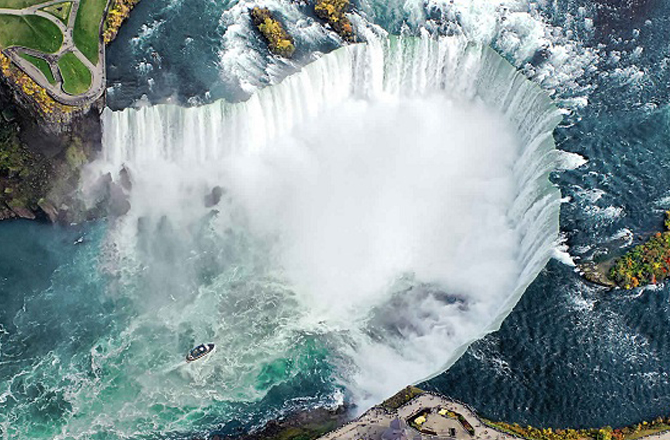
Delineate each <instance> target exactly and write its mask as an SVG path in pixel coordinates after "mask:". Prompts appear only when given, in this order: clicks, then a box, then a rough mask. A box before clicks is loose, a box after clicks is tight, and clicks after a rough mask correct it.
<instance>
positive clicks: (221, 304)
mask: <svg viewBox="0 0 670 440" xmlns="http://www.w3.org/2000/svg"><path fill="white" fill-rule="evenodd" d="M103 118H104V119H103V124H104V136H103V144H104V149H103V154H102V158H101V159H100V160H99V161H97V162H95V163H94V164H92V166H91V167H90V168H89V170H88V172H89V173H90V177H89V178H90V179H92V180H91V181H93V180H94V179H95V178H97V177H98V176H100V175H102V174H104V173H107V172H111V173H112V174H113V175H114V178H115V179H116V180H117V181H119V182H120V181H121V178H120V175H119V174H118V173H119V171H120V170H121V169H122V168H123V167H125V168H126V169H127V170H129V171H130V175H131V180H132V190H130V191H129V201H130V204H131V206H132V208H131V210H130V212H129V213H128V214H127V215H126V216H124V217H122V218H120V219H118V220H117V221H116V222H115V223H114V224H113V225H112V226H111V229H110V235H109V238H108V243H107V246H108V247H109V254H108V256H109V261H108V262H107V265H108V270H110V271H111V272H112V273H114V274H115V276H117V277H119V278H120V280H121V281H120V282H119V285H118V289H119V294H121V295H124V296H127V297H131V298H133V301H134V303H135V305H134V307H136V308H137V310H138V313H139V314H140V315H139V316H143V315H144V314H150V315H151V316H154V314H155V311H156V310H160V313H159V316H160V323H161V326H160V327H159V326H156V327H155V328H154V326H153V325H149V328H143V327H142V331H141V332H140V331H139V328H138V329H129V330H128V331H129V332H131V333H132V332H138V333H137V335H136V336H134V337H132V338H133V339H135V338H137V339H138V342H135V343H136V344H137V343H139V344H142V342H140V341H141V339H142V338H143V337H144V336H142V335H143V334H144V333H145V332H149V334H154V333H157V332H160V333H161V334H162V337H161V339H162V340H163V343H162V344H160V346H159V347H157V348H156V349H147V351H146V355H147V356H154V357H157V358H163V357H165V356H168V353H170V352H174V351H177V352H181V351H183V350H185V349H186V348H187V347H188V346H189V344H191V343H192V341H191V340H190V339H189V338H192V337H196V336H198V335H207V338H206V339H208V340H210V339H211V340H212V341H214V342H215V343H217V345H219V346H223V347H226V350H225V351H226V354H225V355H224V356H223V357H222V358H220V359H219V360H217V361H216V362H215V361H214V360H213V361H212V364H213V365H212V367H208V369H207V370H204V371H201V372H199V373H198V374H199V376H198V378H200V379H198V380H201V381H202V382H196V383H199V384H201V385H204V383H205V380H206V381H208V382H209V383H210V384H211V383H215V384H217V386H216V391H209V392H210V393H212V394H213V395H215V396H218V398H220V399H229V398H233V396H234V397H235V398H244V399H257V398H260V397H262V395H263V393H264V392H265V391H266V390H267V389H268V388H269V387H271V386H272V385H276V384H277V382H276V381H277V380H279V381H281V380H284V379H282V378H281V377H280V378H273V379H272V381H271V382H270V383H265V384H263V386H260V387H259V386H258V380H259V379H258V377H259V368H262V367H261V366H262V365H268V364H272V363H273V362H276V361H278V360H280V359H285V358H286V357H289V358H290V357H291V356H290V355H289V354H287V353H290V352H291V350H293V349H295V346H296V343H297V342H296V341H299V340H301V338H302V337H303V336H304V335H312V336H313V337H314V338H315V341H318V342H317V344H318V345H319V346H321V347H322V348H321V350H323V353H324V355H323V356H326V357H327V361H328V363H329V364H332V365H333V366H334V368H335V372H334V373H333V374H334V375H335V376H334V377H335V378H336V380H337V381H338V382H339V383H341V384H342V385H343V386H344V388H345V390H346V391H347V393H349V394H350V395H351V396H352V399H353V400H354V402H356V403H357V404H358V405H359V406H360V408H361V409H364V408H365V407H366V405H369V404H372V403H375V402H377V401H378V400H379V399H382V398H384V397H387V396H389V395H391V394H392V393H393V392H395V390H397V389H398V388H399V387H402V386H404V385H406V384H407V383H412V382H417V381H420V380H422V379H425V378H427V377H430V376H432V375H435V374H438V373H440V372H442V371H443V370H444V369H445V368H447V367H448V366H449V365H450V364H452V363H453V362H454V361H455V360H456V359H457V358H458V357H459V356H460V354H462V353H463V351H464V350H465V349H466V348H467V346H468V345H469V344H470V343H471V342H473V341H474V340H476V339H478V338H480V337H482V336H483V335H484V334H486V333H488V332H491V331H493V330H495V329H496V328H498V326H499V325H500V323H501V322H502V320H503V319H504V317H505V316H506V315H507V314H508V313H509V312H510V310H511V309H512V307H513V306H514V305H515V304H516V302H517V301H518V299H519V298H520V296H521V295H522V293H523V291H524V290H525V288H526V287H527V286H528V284H529V283H530V282H532V281H533V279H534V278H535V276H536V275H537V273H538V272H539V271H540V269H542V267H544V265H545V264H546V262H547V261H548V259H549V258H550V257H551V255H552V252H553V250H554V244H555V242H556V240H557V238H558V212H559V205H560V194H559V191H558V189H557V188H556V187H555V186H553V185H552V184H551V183H550V182H549V180H548V174H549V172H550V171H552V170H553V169H554V168H555V166H556V164H557V161H558V152H557V151H556V150H555V149H554V143H553V138H552V131H553V129H554V127H555V126H556V124H557V123H558V121H560V118H561V116H560V114H559V112H558V110H557V109H556V108H555V107H554V106H553V105H552V103H551V101H550V100H549V98H548V97H547V96H546V94H545V93H544V92H543V91H542V90H540V89H539V88H538V87H537V86H536V85H534V84H533V83H531V82H530V81H528V80H527V79H525V78H524V77H523V76H522V75H521V74H519V73H518V72H517V71H516V69H514V67H513V66H512V65H510V64H509V63H508V62H507V61H505V60H504V59H503V58H502V57H500V56H499V55H497V54H496V53H495V52H494V51H492V50H491V49H489V48H487V47H485V46H480V45H477V44H472V43H469V42H468V41H467V40H466V39H465V38H463V37H443V38H440V39H434V38H433V37H430V36H428V35H423V36H422V37H420V38H413V37H403V38H397V37H390V38H388V39H387V38H376V39H375V38H373V39H372V40H371V42H369V43H368V44H361V45H355V46H351V47H345V48H341V49H338V50H336V51H334V52H332V53H330V54H328V55H324V56H323V57H322V58H320V59H319V60H318V61H316V62H314V63H312V64H310V65H308V66H306V67H305V68H303V69H302V70H301V71H300V72H298V73H296V74H294V75H292V76H290V77H288V78H286V79H285V80H284V81H282V82H281V83H280V84H278V85H275V86H272V87H268V88H265V89H263V90H260V91H259V92H257V93H255V94H254V95H252V96H251V98H250V99H249V100H247V101H245V102H242V103H237V104H231V103H228V102H226V101H223V100H221V101H216V102H213V103H211V104H207V105H204V106H200V107H194V108H185V107H180V106H176V105H170V104H161V105H155V106H145V107H140V108H138V109H132V108H131V109H126V110H123V111H110V110H106V111H105V113H104V115H103ZM88 186H91V185H88ZM216 187H219V188H221V189H222V191H221V192H222V193H223V196H222V198H221V201H220V202H219V203H218V205H217V206H216V207H215V208H214V209H212V208H211V207H207V206H205V203H204V202H203V201H204V200H205V198H206V197H207V196H208V194H209V193H210V192H211V191H212V189H213V188H216ZM162 326H165V327H162ZM159 328H160V330H159ZM249 329H256V330H251V331H249ZM164 332H167V333H168V334H171V336H169V335H168V334H165V333H164ZM185 335H188V336H185ZM129 337H130V336H129ZM186 341H188V342H186ZM156 350H158V351H156ZM150 353H151V354H150ZM297 364H298V365H299V364H300V362H297ZM298 365H293V367H292V368H289V369H288V370H289V371H288V372H287V374H289V375H290V374H298V373H299V367H298ZM193 380H195V379H193ZM190 383H191V379H188V380H187V379H186V378H182V379H181V385H180V386H190V385H189V384H190ZM170 386H172V387H174V386H176V385H175V383H171V384H170ZM154 387H155V388H157V389H160V385H159V384H158V383H153V382H152V388H154ZM154 392H157V391H154ZM200 398H202V396H201V397H200ZM173 403H176V402H173ZM164 404H166V405H167V402H166V403H164Z"/></svg>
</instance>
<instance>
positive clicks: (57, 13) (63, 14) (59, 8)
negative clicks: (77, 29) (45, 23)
mask: <svg viewBox="0 0 670 440" xmlns="http://www.w3.org/2000/svg"><path fill="white" fill-rule="evenodd" d="M42 10H43V11H44V12H48V13H49V14H51V15H53V16H54V17H56V18H57V19H59V20H60V21H62V22H63V24H65V25H67V19H68V18H69V17H70V11H71V10H72V2H63V3H56V4H55V5H51V6H46V7H44V8H42Z"/></svg>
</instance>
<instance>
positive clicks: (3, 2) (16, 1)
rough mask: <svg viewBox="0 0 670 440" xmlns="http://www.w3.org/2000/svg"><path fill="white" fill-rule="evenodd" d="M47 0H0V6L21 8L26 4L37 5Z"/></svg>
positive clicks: (26, 5)
mask: <svg viewBox="0 0 670 440" xmlns="http://www.w3.org/2000/svg"><path fill="white" fill-rule="evenodd" d="M46 1H47V0H0V8H7V9H23V8H27V7H28V6H33V5H39V4H40V3H44V2H46Z"/></svg>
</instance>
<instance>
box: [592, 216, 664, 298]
mask: <svg viewBox="0 0 670 440" xmlns="http://www.w3.org/2000/svg"><path fill="white" fill-rule="evenodd" d="M664 228H665V230H664V231H662V232H656V233H655V234H653V235H652V236H651V237H649V238H648V239H647V241H645V242H644V243H642V244H639V245H637V246H635V247H633V248H632V249H630V250H629V251H628V252H626V253H625V254H623V255H621V256H618V257H614V258H609V259H606V260H604V261H601V262H598V263H587V264H584V265H582V266H581V267H580V269H581V270H582V272H583V275H584V278H586V280H588V281H591V282H592V283H595V284H599V285H602V286H605V287H619V288H622V289H627V290H629V289H635V288H637V287H642V286H647V285H650V284H657V283H661V282H663V281H665V280H666V279H668V277H669V275H670V211H667V212H666V213H665V221H664Z"/></svg>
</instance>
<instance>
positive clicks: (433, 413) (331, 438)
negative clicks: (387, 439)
mask: <svg viewBox="0 0 670 440" xmlns="http://www.w3.org/2000/svg"><path fill="white" fill-rule="evenodd" d="M442 409H447V410H449V411H453V412H455V413H458V414H461V415H462V416H463V417H464V418H465V420H466V421H467V422H468V423H470V425H471V426H472V427H473V428H474V432H475V435H474V436H473V435H470V433H469V432H468V431H467V430H466V429H465V428H464V427H463V425H462V424H461V423H460V422H459V421H458V420H457V419H453V418H449V417H446V416H442V415H439V414H438V412H439V411H440V410H442ZM426 410H429V411H430V415H429V416H428V417H427V418H426V422H425V423H424V424H423V425H422V426H423V428H424V429H425V430H430V431H433V432H434V433H435V434H425V433H420V432H419V431H417V430H415V429H414V428H409V427H408V428H407V430H408V435H409V438H410V439H414V438H417V437H420V438H421V439H422V440H437V439H445V440H446V439H456V440H519V437H516V436H513V435H511V434H507V433H505V432H500V431H497V430H494V429H492V428H489V427H488V426H486V425H484V424H483V423H482V422H481V420H480V419H479V417H477V415H476V414H475V413H474V412H473V411H472V410H470V409H469V408H467V407H465V406H464V405H462V404H460V403H457V402H454V401H451V400H449V399H447V398H445V397H442V396H438V395H434V394H430V393H426V394H421V395H420V396H417V397H415V398H414V399H412V400H410V401H409V402H408V403H406V404H405V405H403V406H401V407H400V408H398V409H397V410H396V411H388V410H386V409H383V408H381V407H374V408H372V409H370V410H369V411H367V412H366V413H365V414H363V415H362V416H361V417H359V418H358V419H356V420H354V421H352V422H350V423H348V424H346V425H344V426H343V427H341V428H340V429H337V430H335V431H333V432H330V433H328V434H326V435H325V436H323V437H321V438H320V439H319V440H381V438H382V434H383V433H384V431H386V429H387V428H388V427H389V424H390V423H391V421H392V420H393V419H395V418H399V419H401V420H403V421H404V422H408V420H410V419H412V418H414V416H416V415H417V414H418V413H420V412H422V411H426ZM451 429H453V430H454V431H451ZM452 433H453V434H454V435H452ZM654 440H670V438H664V439H654Z"/></svg>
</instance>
